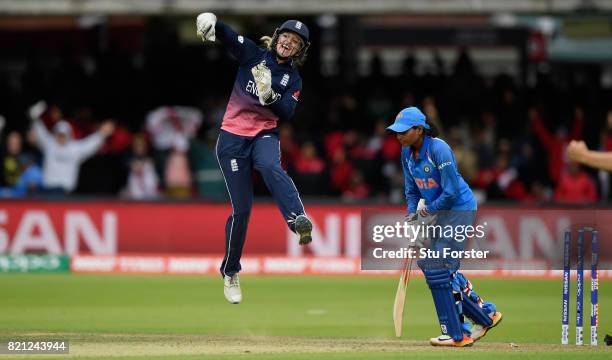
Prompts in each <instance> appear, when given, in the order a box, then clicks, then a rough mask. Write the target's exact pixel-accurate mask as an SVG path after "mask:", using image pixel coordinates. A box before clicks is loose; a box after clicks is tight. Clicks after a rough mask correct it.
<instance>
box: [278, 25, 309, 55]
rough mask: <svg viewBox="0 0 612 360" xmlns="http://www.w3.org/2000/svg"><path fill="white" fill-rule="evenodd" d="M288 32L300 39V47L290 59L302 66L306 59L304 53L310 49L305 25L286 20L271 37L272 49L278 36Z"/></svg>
mask: <svg viewBox="0 0 612 360" xmlns="http://www.w3.org/2000/svg"><path fill="white" fill-rule="evenodd" d="M288 31H290V32H292V33H295V34H297V35H298V36H299V37H300V39H302V42H303V44H302V47H301V48H300V50H299V51H298V52H297V53H296V54H295V55H294V56H293V57H292V59H293V60H294V61H297V63H298V64H302V63H303V62H304V60H305V59H306V52H307V51H308V48H309V47H310V40H309V38H310V32H309V31H308V27H307V26H306V24H304V23H303V22H301V21H299V20H287V21H285V22H284V23H283V24H282V25H281V26H280V27H278V28H276V30H275V31H274V35H273V36H272V48H273V49H276V43H277V42H278V36H279V35H280V34H282V33H284V32H288Z"/></svg>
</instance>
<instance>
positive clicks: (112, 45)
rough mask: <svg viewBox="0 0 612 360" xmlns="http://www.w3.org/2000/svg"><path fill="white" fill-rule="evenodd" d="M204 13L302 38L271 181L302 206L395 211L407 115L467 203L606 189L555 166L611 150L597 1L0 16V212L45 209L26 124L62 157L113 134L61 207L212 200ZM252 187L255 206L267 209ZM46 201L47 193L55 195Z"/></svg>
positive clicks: (222, 64)
mask: <svg viewBox="0 0 612 360" xmlns="http://www.w3.org/2000/svg"><path fill="white" fill-rule="evenodd" d="M204 11H212V12H215V13H216V14H217V15H218V17H219V19H220V20H222V21H224V22H226V23H228V24H230V25H231V26H232V27H234V29H236V30H237V31H238V32H239V33H241V34H244V35H245V36H247V37H249V38H251V39H253V40H257V39H259V38H260V37H261V36H264V35H271V34H272V33H273V32H274V29H275V27H277V26H279V25H280V23H281V22H282V21H283V20H285V19H287V18H299V19H301V20H303V21H304V22H305V23H306V24H307V25H308V26H309V28H310V32H311V42H312V46H311V48H310V51H309V56H308V60H307V62H306V64H305V65H304V66H303V68H302V69H301V74H302V77H303V79H304V88H303V91H302V94H301V99H300V104H299V106H298V108H297V112H296V115H295V117H294V118H293V119H292V120H291V121H289V122H285V123H281V124H280V133H281V146H282V152H283V157H282V160H283V165H284V166H285V168H286V169H287V171H288V172H289V173H290V175H292V177H293V179H294V180H295V182H296V185H297V186H298V188H299V189H300V192H301V194H302V196H303V197H305V198H319V199H331V200H333V201H334V202H338V201H343V202H362V201H363V202H379V203H389V202H392V203H398V204H399V203H402V202H403V201H404V198H403V176H402V174H401V168H400V166H399V154H400V147H399V144H398V143H397V141H396V140H395V138H394V136H392V135H391V134H387V133H385V131H384V128H385V126H387V125H388V124H390V123H391V122H392V121H393V119H394V117H395V115H396V114H397V112H399V110H401V109H402V108H404V107H407V106H418V107H420V108H421V109H422V110H423V111H424V112H425V113H426V115H427V117H428V119H430V120H431V121H432V122H434V123H435V124H436V125H438V127H439V128H440V129H441V130H442V135H441V137H442V138H443V139H445V140H446V141H447V142H448V143H449V144H450V145H451V146H452V148H453V149H454V151H455V153H456V156H457V160H458V163H459V167H460V170H461V173H462V175H463V176H464V178H465V179H466V180H467V181H468V183H469V184H470V185H471V186H472V188H473V189H474V190H475V193H476V194H477V196H478V200H479V202H480V203H505V202H509V203H516V202H522V203H524V202H529V203H538V204H539V203H582V204H595V203H602V202H604V203H605V202H608V201H609V199H610V196H611V194H610V177H609V174H608V173H606V172H600V173H598V172H596V171H594V170H588V169H586V168H581V167H578V166H576V165H573V164H571V163H569V162H568V161H567V159H566V156H565V147H566V145H567V143H568V142H569V140H571V139H584V140H585V141H586V142H587V144H588V145H589V147H590V148H594V149H602V150H608V151H609V150H612V1H606V0H601V1H596V0H547V1H541V0H521V1H512V2H508V1H497V0H491V1H478V0H472V1H468V0H465V1H463V0H432V1H377V2H375V3H372V2H369V1H359V0H354V1H341V0H336V1H333V0H332V1H329V0H328V1H297V0H293V1H292V0H283V1H264V2H259V1H214V0H210V1H188V0H183V1H181V0H150V1H148V0H140V1H138V0H136V1H113V0H96V1H88V0H72V1H67V0H64V1H62V0H48V1H36V0H20V1H0V48H1V49H2V51H1V53H2V55H0V115H2V116H3V119H4V121H3V123H4V124H3V125H4V126H3V129H2V136H1V146H0V148H1V154H2V155H1V157H2V162H1V169H0V171H1V176H0V184H1V185H2V186H3V192H2V194H3V196H4V197H31V196H46V195H49V193H48V192H46V191H45V189H44V186H42V185H41V184H42V183H44V179H43V180H42V183H41V181H40V179H39V178H38V177H34V178H33V179H34V180H30V181H29V182H28V183H27V186H26V190H25V191H23V190H22V191H17V192H15V191H11V190H10V189H11V188H14V187H15V186H16V184H17V183H18V182H19V179H20V177H21V176H22V175H23V174H24V172H25V171H26V170H27V169H28V168H29V167H36V166H40V164H41V159H42V156H43V154H41V152H40V150H39V148H38V147H36V146H34V141H33V136H32V134H31V131H30V119H29V117H28V108H29V107H30V106H31V105H33V104H34V103H36V102H37V101H39V100H45V101H46V103H47V108H46V110H45V112H44V113H43V114H42V115H41V117H42V119H43V121H44V122H45V124H46V126H47V127H48V129H49V130H50V131H51V130H52V129H53V127H54V125H55V124H56V123H57V122H59V121H60V120H66V121H68V122H69V124H70V126H71V128H72V136H73V137H74V138H75V139H81V138H85V137H87V136H88V135H89V134H91V133H93V132H95V131H96V130H97V129H98V126H99V125H100V124H101V123H103V122H104V121H106V120H112V121H113V122H114V123H115V124H116V127H115V129H114V132H113V133H112V135H111V136H109V137H108V138H107V139H106V142H105V143H104V145H103V146H102V147H101V148H100V149H99V150H98V151H97V152H96V153H95V155H93V156H91V157H89V158H88V159H87V160H86V161H85V162H83V163H82V164H81V166H80V173H79V176H78V182H77V186H76V187H75V188H74V189H71V190H69V191H66V194H65V196H70V197H72V196H84V195H86V196H100V197H105V198H132V199H191V200H193V199H202V200H221V199H224V198H225V196H226V194H225V185H224V183H223V178H222V176H221V173H220V172H219V171H218V165H217V162H216V159H215V157H214V144H215V141H216V136H217V134H218V129H219V126H220V123H221V120H222V118H223V113H224V111H225V106H226V103H227V100H228V98H229V94H230V92H231V86H232V84H233V81H234V77H235V73H236V69H237V66H236V64H235V63H234V62H232V61H231V59H230V57H229V55H228V53H227V52H226V51H225V50H224V49H223V48H222V47H221V46H220V45H219V44H212V45H209V44H203V43H202V42H201V41H200V39H199V38H198V37H197V36H196V35H195V16H196V15H197V14H198V13H199V12H204ZM254 176H255V177H256V187H255V189H256V190H255V191H256V195H257V196H268V192H267V189H266V188H265V185H264V184H263V181H261V180H260V179H258V178H257V174H255V175H254ZM53 194H54V195H57V193H55V192H54V193H53Z"/></svg>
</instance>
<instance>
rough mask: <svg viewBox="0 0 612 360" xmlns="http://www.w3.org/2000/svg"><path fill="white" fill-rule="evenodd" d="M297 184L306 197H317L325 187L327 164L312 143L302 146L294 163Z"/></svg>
mask: <svg viewBox="0 0 612 360" xmlns="http://www.w3.org/2000/svg"><path fill="white" fill-rule="evenodd" d="M294 170H295V175H296V176H295V177H294V178H295V182H296V183H297V187H299V188H300V189H301V193H302V194H304V195H316V194H318V193H319V192H320V190H321V188H322V187H323V186H325V162H324V161H323V160H322V159H321V158H320V157H319V156H318V155H317V148H316V147H315V146H314V144H313V143H311V142H306V143H304V144H303V145H302V148H301V150H300V154H299V155H298V156H297V157H296V159H295V163H294Z"/></svg>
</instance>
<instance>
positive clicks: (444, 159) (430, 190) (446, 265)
mask: <svg viewBox="0 0 612 360" xmlns="http://www.w3.org/2000/svg"><path fill="white" fill-rule="evenodd" d="M387 129H388V130H391V131H393V132H395V133H396V136H397V140H398V141H399V142H400V143H401V145H402V155H401V161H402V168H403V169H404V179H405V192H406V200H407V203H408V214H409V215H408V217H409V222H413V223H414V224H417V222H418V223H421V222H425V223H428V224H431V223H432V222H435V223H437V225H441V226H443V227H445V226H446V225H451V226H453V227H455V228H457V227H458V226H467V225H470V226H472V225H473V224H474V221H475V220H476V208H477V207H476V199H475V198H474V195H473V194H472V190H471V189H470V187H469V186H468V185H467V183H466V182H465V181H464V180H463V177H462V176H461V174H459V171H458V170H457V162H456V161H455V155H454V154H453V151H452V150H451V148H450V146H448V144H447V143H446V142H444V141H443V140H441V139H439V138H437V130H436V129H435V127H433V125H432V124H430V123H429V122H427V121H426V119H425V115H424V114H423V113H422V112H421V111H420V110H419V109H418V108H416V107H409V108H406V109H404V110H402V111H401V112H400V113H399V114H398V115H397V117H396V118H395V123H394V124H393V125H391V126H389V127H388V128H387ZM421 198H423V199H425V204H426V206H425V207H423V208H421V209H420V210H418V211H417V204H418V202H419V200H420V199H421ZM434 216H435V220H432V219H431V217H434ZM431 240H432V241H431V246H430V248H431V249H433V250H436V251H437V252H439V253H443V252H444V249H451V250H453V251H454V250H458V251H461V250H463V247H464V242H463V241H457V240H456V239H455V238H454V237H453V238H445V237H444V236H442V234H439V236H437V237H435V236H434V237H433V238H432V239H431ZM418 265H419V267H420V268H421V270H422V271H423V274H424V275H425V279H426V281H427V284H428V285H429V288H430V290H431V294H432V297H433V301H434V304H435V307H436V312H437V314H438V320H439V322H440V329H441V330H442V335H440V336H439V337H435V338H431V339H430V343H431V344H432V345H434V346H457V347H462V346H470V345H472V344H473V343H474V341H476V340H478V339H480V338H482V337H483V336H484V335H485V334H486V333H487V331H488V330H489V329H491V328H493V327H494V326H496V325H497V324H499V322H500V321H501V318H502V314H501V313H500V312H499V311H496V307H495V304H493V303H491V302H486V301H483V300H482V299H481V298H480V297H479V296H478V295H477V294H476V293H475V292H474V290H473V289H472V284H471V283H470V282H469V281H468V280H467V279H466V278H465V276H464V275H463V274H461V273H460V272H459V271H458V270H459V265H460V261H459V259H452V258H439V259H436V258H431V259H429V258H428V259H421V260H419V261H418ZM468 320H469V321H468Z"/></svg>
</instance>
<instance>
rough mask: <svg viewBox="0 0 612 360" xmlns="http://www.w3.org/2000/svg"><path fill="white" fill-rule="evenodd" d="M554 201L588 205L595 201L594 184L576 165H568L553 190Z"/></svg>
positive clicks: (595, 191) (595, 190)
mask: <svg viewBox="0 0 612 360" xmlns="http://www.w3.org/2000/svg"><path fill="white" fill-rule="evenodd" d="M555 200H556V201H557V202H561V203H571V204H589V203H594V202H596V201H597V189H596V187H595V182H594V181H593V179H591V177H590V176H589V174H587V173H586V172H585V171H582V170H581V169H580V166H579V165H578V164H572V165H570V168H569V171H567V172H565V173H564V174H563V175H561V178H560V179H559V184H558V185H557V188H556V189H555Z"/></svg>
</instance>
